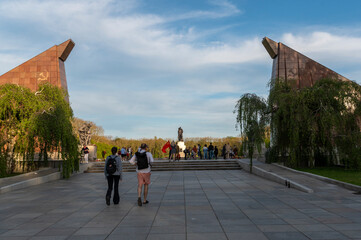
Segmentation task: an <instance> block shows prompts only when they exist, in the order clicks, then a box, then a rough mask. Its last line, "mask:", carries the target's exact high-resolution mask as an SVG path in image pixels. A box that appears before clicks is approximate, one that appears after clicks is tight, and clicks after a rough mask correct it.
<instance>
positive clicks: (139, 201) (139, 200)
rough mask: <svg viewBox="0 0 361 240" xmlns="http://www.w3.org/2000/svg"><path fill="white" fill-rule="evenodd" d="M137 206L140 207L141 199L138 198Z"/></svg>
mask: <svg viewBox="0 0 361 240" xmlns="http://www.w3.org/2000/svg"><path fill="white" fill-rule="evenodd" d="M138 206H139V207H141V206H142V199H141V198H138Z"/></svg>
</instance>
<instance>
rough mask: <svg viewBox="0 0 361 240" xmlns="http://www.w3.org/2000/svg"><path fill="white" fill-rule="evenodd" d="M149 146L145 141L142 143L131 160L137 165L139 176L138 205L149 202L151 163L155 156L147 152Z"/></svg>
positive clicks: (130, 161)
mask: <svg viewBox="0 0 361 240" xmlns="http://www.w3.org/2000/svg"><path fill="white" fill-rule="evenodd" d="M147 149H148V146H147V144H145V143H142V144H141V146H140V149H139V151H138V152H136V153H135V154H134V156H133V157H132V158H131V159H130V160H129V163H130V164H132V165H135V164H136V165H137V168H136V171H137V177H138V206H142V204H147V203H149V201H148V200H147V196H148V186H149V184H150V175H151V169H150V168H151V164H152V163H153V162H154V159H153V156H152V154H151V153H150V152H147ZM143 185H144V199H143V202H142V198H141V195H142V188H143Z"/></svg>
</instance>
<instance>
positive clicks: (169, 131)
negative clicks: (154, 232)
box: [0, 0, 361, 139]
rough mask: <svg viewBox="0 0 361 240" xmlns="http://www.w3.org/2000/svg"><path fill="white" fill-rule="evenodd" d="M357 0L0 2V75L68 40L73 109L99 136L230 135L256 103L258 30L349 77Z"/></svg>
mask: <svg viewBox="0 0 361 240" xmlns="http://www.w3.org/2000/svg"><path fill="white" fill-rule="evenodd" d="M360 9H361V1H359V0H345V1H339V0H316V1H315V0H312V1H311V0H302V1H296V0H295V1H289V0H273V1H269V0H257V1H255V0H237V1H236V0H182V1H178V0H118V1H116V0H97V1H95V0H62V1H58V0H46V1H45V0H0V36H1V37H0V75H2V74H4V73H6V72H7V71H9V70H11V69H12V68H14V67H16V66H18V65H20V64H22V63H23V62H25V61H27V60H28V59H30V58H32V57H34V56H36V55H38V54H39V53H41V52H43V51H45V50H47V49H48V48H50V47H52V46H54V45H56V44H60V43H62V42H64V41H66V40H68V39H69V38H71V39H72V40H73V41H74V42H75V47H74V49H73V51H72V52H71V54H70V55H69V57H68V59H67V60H66V62H65V69H66V75H67V82H68V92H69V95H70V103H71V107H72V109H73V111H74V116H75V117H78V118H81V119H83V120H87V121H92V122H94V123H95V124H96V125H98V126H101V127H102V128H103V129H104V134H105V135H106V136H112V137H120V138H136V139H141V138H153V137H155V136H157V137H158V138H159V137H161V138H171V139H176V138H177V130H178V127H182V128H183V130H184V133H183V136H184V138H191V137H227V136H239V134H240V132H239V130H237V128H236V127H235V126H236V115H235V114H234V113H233V110H234V107H235V104H236V102H237V100H238V99H239V98H240V97H241V95H242V94H245V93H256V94H257V95H260V96H263V97H265V98H267V96H268V92H269V89H268V86H267V83H268V82H269V80H270V77H271V69H272V59H271V58H270V57H269V55H268V54H267V52H266V50H265V49H264V47H263V45H262V43H261V42H262V38H263V37H265V36H267V37H269V38H271V39H272V40H274V41H276V42H282V43H284V44H286V45H287V46H289V47H291V48H293V49H295V50H297V51H299V52H301V53H302V54H304V55H306V56H308V57H310V58H312V59H314V60H316V61H318V62H319V63H321V64H322V65H324V66H326V67H329V68H330V69H332V70H334V71H336V72H337V73H339V74H341V75H343V76H345V77H347V78H348V79H351V80H354V81H356V82H357V83H359V84H361V67H360V66H361V15H360Z"/></svg>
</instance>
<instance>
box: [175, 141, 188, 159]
mask: <svg viewBox="0 0 361 240" xmlns="http://www.w3.org/2000/svg"><path fill="white" fill-rule="evenodd" d="M177 145H178V147H179V156H180V157H181V158H184V152H183V151H184V150H185V149H186V145H184V142H177Z"/></svg>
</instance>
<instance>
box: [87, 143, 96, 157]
mask: <svg viewBox="0 0 361 240" xmlns="http://www.w3.org/2000/svg"><path fill="white" fill-rule="evenodd" d="M87 147H88V148H89V161H94V160H96V159H97V146H95V145H89V146H87Z"/></svg>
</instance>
